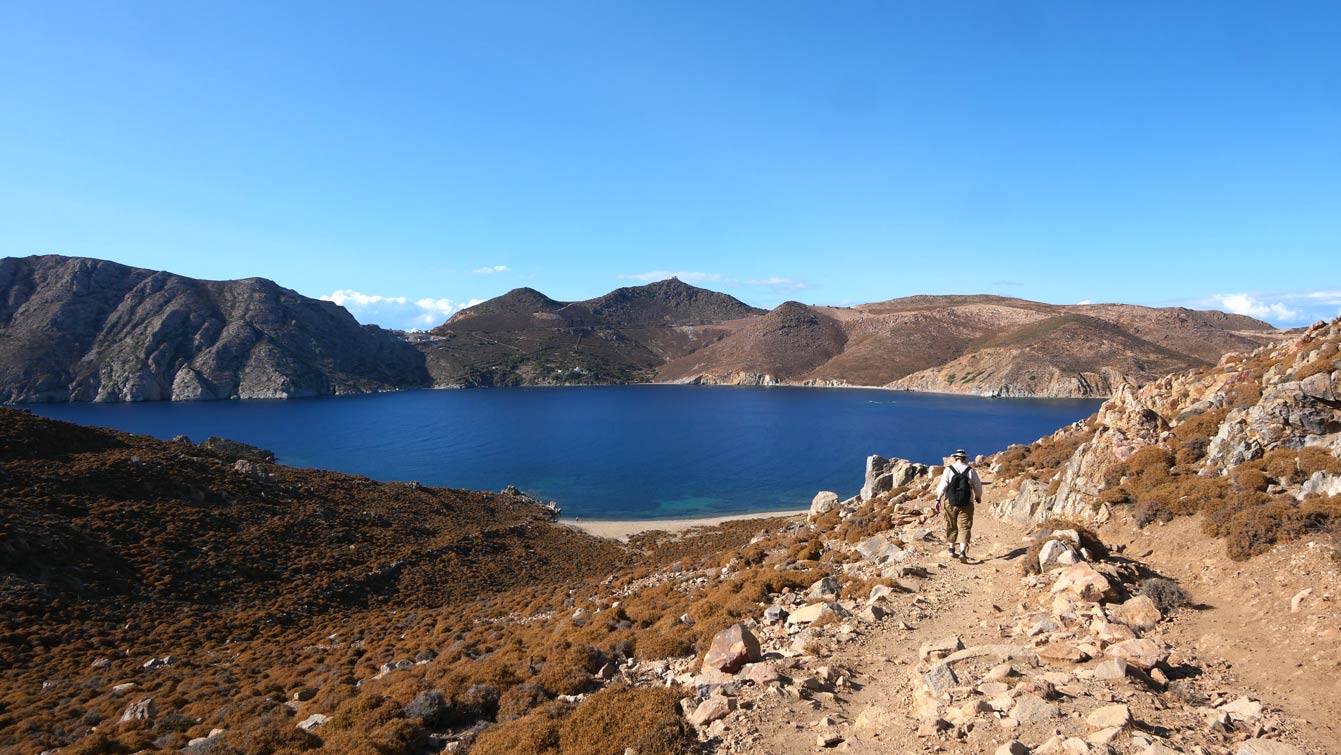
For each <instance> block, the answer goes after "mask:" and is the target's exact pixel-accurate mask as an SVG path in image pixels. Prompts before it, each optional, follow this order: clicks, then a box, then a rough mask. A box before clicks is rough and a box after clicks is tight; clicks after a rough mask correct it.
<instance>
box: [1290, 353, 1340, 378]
mask: <svg viewBox="0 0 1341 755" xmlns="http://www.w3.org/2000/svg"><path fill="white" fill-rule="evenodd" d="M1335 369H1336V366H1335V364H1334V360H1333V359H1332V358H1331V357H1329V356H1322V357H1318V358H1317V359H1314V360H1313V361H1312V362H1309V363H1308V364H1306V365H1304V366H1302V367H1300V368H1299V369H1297V370H1295V371H1294V375H1293V376H1292V377H1293V379H1295V380H1303V379H1304V378H1310V377H1313V376H1314V375H1317V374H1320V373H1324V372H1331V371H1332V370H1335Z"/></svg>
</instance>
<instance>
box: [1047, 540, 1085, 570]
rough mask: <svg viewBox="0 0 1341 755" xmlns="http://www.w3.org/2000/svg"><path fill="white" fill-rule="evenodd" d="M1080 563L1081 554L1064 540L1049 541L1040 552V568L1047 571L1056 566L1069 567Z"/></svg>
mask: <svg viewBox="0 0 1341 755" xmlns="http://www.w3.org/2000/svg"><path fill="white" fill-rule="evenodd" d="M1078 561H1080V554H1079V553H1076V549H1075V548H1073V547H1071V544H1070V543H1068V542H1065V541H1063V540H1049V541H1047V542H1046V543H1044V544H1043V548H1042V550H1040V551H1039V552H1038V566H1039V568H1040V569H1042V570H1043V571H1047V570H1049V569H1051V568H1053V567H1056V566H1067V565H1070V564H1074V563H1077V562H1078Z"/></svg>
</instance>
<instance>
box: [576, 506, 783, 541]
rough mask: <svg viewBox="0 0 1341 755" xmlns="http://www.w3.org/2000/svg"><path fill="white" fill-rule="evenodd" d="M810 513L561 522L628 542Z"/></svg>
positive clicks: (777, 512) (591, 533)
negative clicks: (651, 534)
mask: <svg viewBox="0 0 1341 755" xmlns="http://www.w3.org/2000/svg"><path fill="white" fill-rule="evenodd" d="M808 512H809V509H796V510H792V511H761V512H758V513H755V514H728V515H726V516H705V517H700V518H698V519H560V520H559V521H560V522H562V523H563V524H567V525H569V526H571V527H576V528H578V529H580V530H582V531H584V532H586V533H588V534H590V535H595V536H596V537H605V538H610V539H612V540H627V539H628V538H629V536H630V535H635V534H637V533H639V532H647V531H648V530H664V531H666V532H682V531H684V530H687V529H692V528H694V527H712V526H714V525H718V524H721V523H723V522H731V521H736V520H739V519H771V518H773V517H779V516H804V515H805V514H807V513H808Z"/></svg>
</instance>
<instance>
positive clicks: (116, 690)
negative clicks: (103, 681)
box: [112, 682, 140, 695]
mask: <svg viewBox="0 0 1341 755" xmlns="http://www.w3.org/2000/svg"><path fill="white" fill-rule="evenodd" d="M138 686H140V685H138V684H136V683H135V682H122V683H121V684H114V685H112V694H114V695H124V694H126V693H127V692H129V691H131V690H133V689H135V688H136V687H138Z"/></svg>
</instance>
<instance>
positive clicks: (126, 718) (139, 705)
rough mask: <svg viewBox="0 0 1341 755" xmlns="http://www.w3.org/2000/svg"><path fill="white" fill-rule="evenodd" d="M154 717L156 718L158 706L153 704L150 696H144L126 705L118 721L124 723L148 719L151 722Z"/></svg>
mask: <svg viewBox="0 0 1341 755" xmlns="http://www.w3.org/2000/svg"><path fill="white" fill-rule="evenodd" d="M155 718H158V706H157V705H155V704H154V699H153V698H152V697H146V698H144V699H142V700H138V701H136V702H133V703H131V704H130V705H129V706H127V707H126V710H125V712H124V713H122V714H121V721H120V722H119V723H123V724H124V723H130V722H131V721H148V722H150V723H152V722H153V720H154V719H155Z"/></svg>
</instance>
